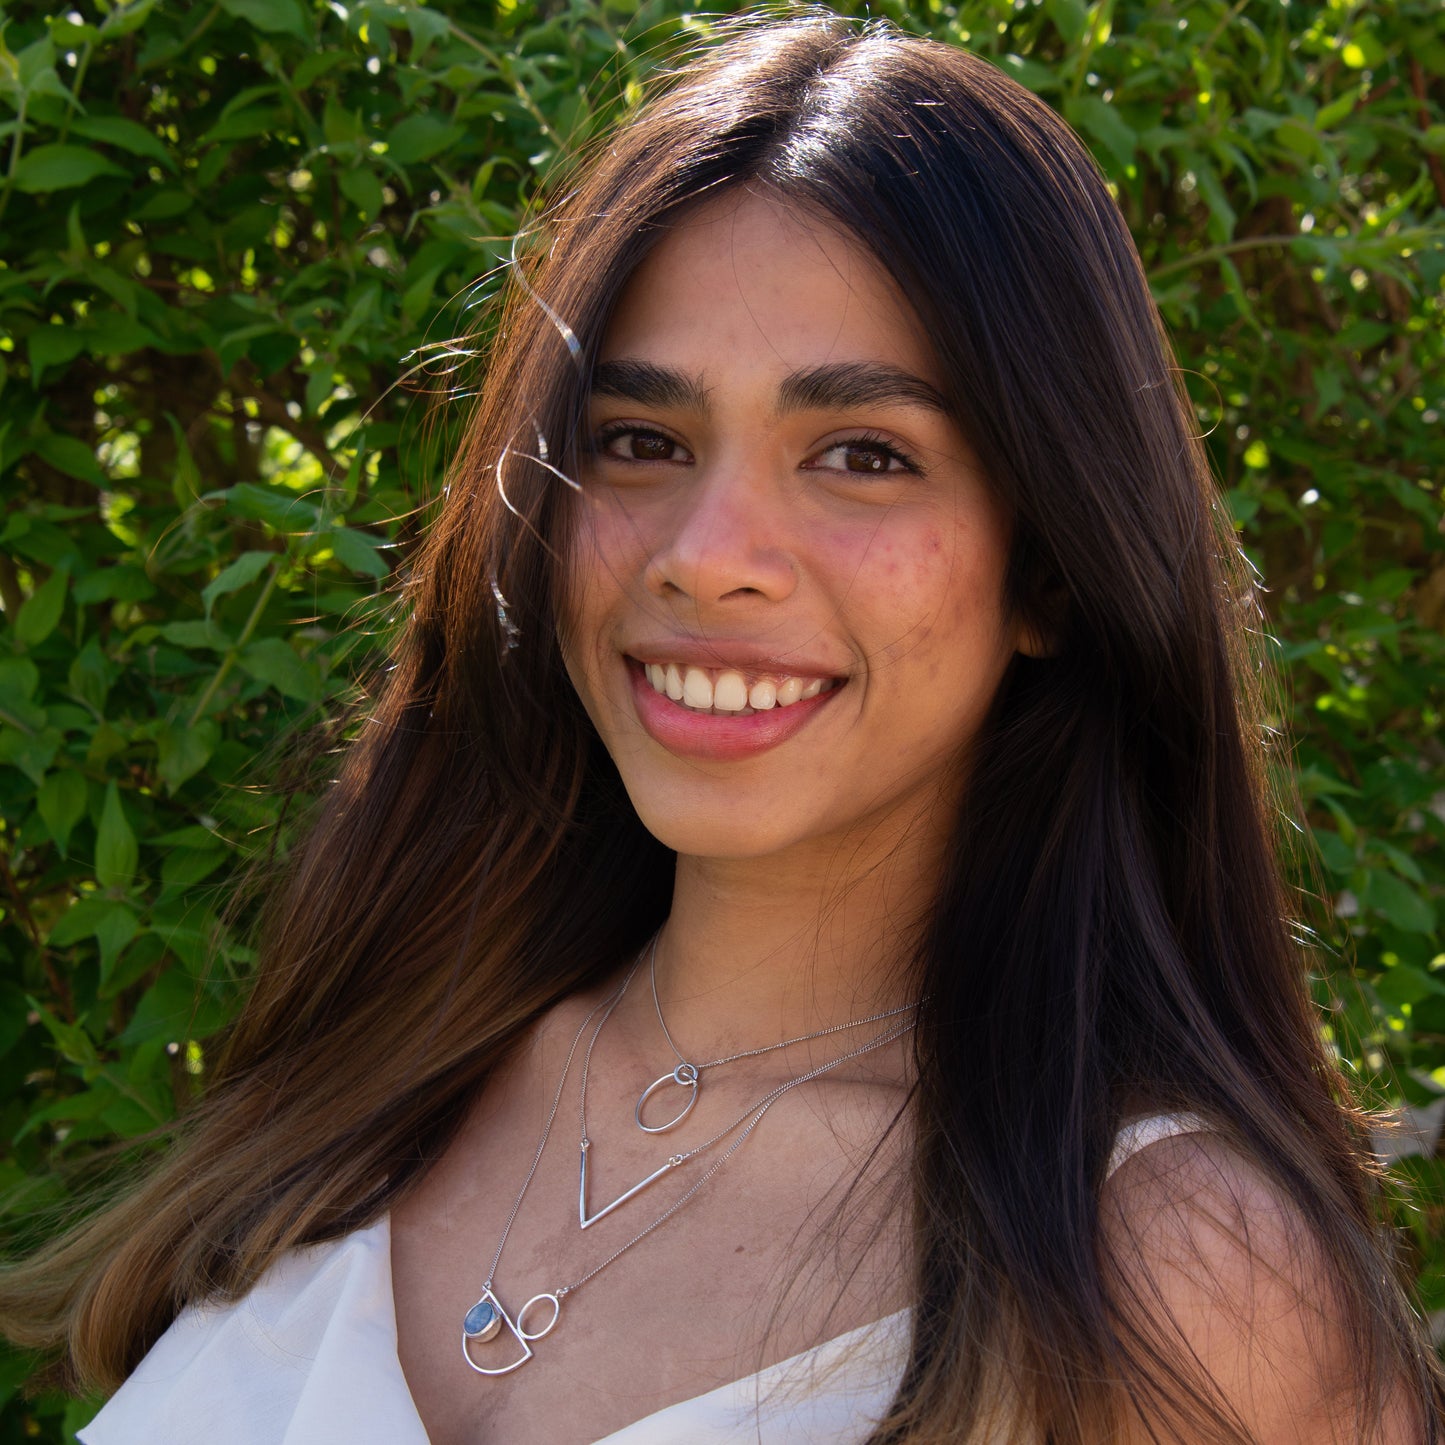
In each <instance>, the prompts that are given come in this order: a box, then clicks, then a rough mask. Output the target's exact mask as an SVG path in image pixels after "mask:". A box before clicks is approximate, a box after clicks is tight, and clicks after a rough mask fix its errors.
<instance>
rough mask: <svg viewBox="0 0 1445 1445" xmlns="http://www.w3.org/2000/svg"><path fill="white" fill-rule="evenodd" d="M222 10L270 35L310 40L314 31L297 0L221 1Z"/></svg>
mask: <svg viewBox="0 0 1445 1445" xmlns="http://www.w3.org/2000/svg"><path fill="white" fill-rule="evenodd" d="M221 9H222V10H224V11H225V12H226V13H227V14H228V15H234V16H235V17H236V18H237V19H238V20H245V21H249V22H250V24H252V25H254V26H255V27H256V29H257V30H264V31H265V32H266V33H267V34H270V35H279V34H282V33H285V32H289V33H290V34H292V35H296V36H299V37H300V38H301V39H302V40H310V39H311V36H312V30H311V26H310V24H309V23H308V22H307V19H306V16H305V14H304V12H303V11H302V9H301V7H300V6H299V5H298V4H297V3H296V0H221Z"/></svg>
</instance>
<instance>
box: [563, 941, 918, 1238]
mask: <svg viewBox="0 0 1445 1445" xmlns="http://www.w3.org/2000/svg"><path fill="white" fill-rule="evenodd" d="M647 967H648V975H649V977H650V979H651V982H652V1006H653V1008H654V1009H655V1010H656V1011H657V1022H658V1023H659V1024H660V1025H661V1026H662V1036H663V1038H665V1039H666V1040H667V1046H668V1048H670V1049H671V1050H672V1052H673V1055H674V1056H675V1057H676V1059H677V1067H676V1068H675V1069H673V1070H671V1071H670V1072H669V1073H666V1074H664V1075H663V1076H662V1077H661V1078H660V1079H654V1080H653V1081H652V1083H650V1084H649V1085H648V1086H647V1087H646V1088H645V1089H644V1090H643V1091H642V1093H641V1095H640V1096H639V1097H638V1100H637V1107H636V1108H635V1109H634V1110H633V1118H634V1119H635V1120H636V1121H637V1127H638V1128H639V1129H641V1130H642V1132H643V1133H644V1134H666V1133H667V1132H668V1130H669V1129H676V1128H677V1126H678V1125H679V1124H681V1123H682V1121H683V1120H684V1119H686V1118H687V1116H688V1115H689V1114H690V1113H692V1110H693V1105H695V1104H696V1103H697V1096H698V1093H699V1091H700V1090H701V1088H702V1074H703V1071H704V1070H705V1069H717V1068H721V1067H722V1065H724V1064H732V1063H736V1062H737V1061H738V1060H739V1059H755V1058H757V1057H758V1056H759V1055H760V1054H771V1053H773V1052H775V1051H776V1050H778V1049H786V1048H791V1047H792V1045H794V1044H806V1043H811V1042H812V1041H813V1040H814V1039H825V1038H827V1037H828V1035H829V1034H841V1033H844V1032H846V1031H847V1030H849V1029H861V1028H866V1027H867V1026H868V1025H869V1024H881V1023H885V1022H886V1021H887V1020H888V1019H893V1018H897V1017H898V1015H899V1014H905V1013H907V1012H908V1011H909V1010H910V1009H912V1008H913V1007H914V1005H913V1004H911V1003H905V1004H900V1005H899V1006H898V1007H897V1008H891V1009H887V1010H885V1011H884V1012H883V1013H877V1014H870V1015H869V1016H868V1017H867V1018H866V1019H849V1020H847V1022H846V1023H841V1024H833V1025H831V1026H830V1027H828V1028H826V1029H819V1030H818V1031H817V1032H816V1033H811V1034H799V1035H798V1036H797V1037H796V1038H791V1039H781V1040H779V1041H778V1042H777V1043H775V1044H764V1045H763V1046H762V1047H761V1048H757V1049H740V1050H739V1051H738V1052H737V1053H735V1054H727V1055H725V1056H724V1057H722V1058H720V1059H709V1060H708V1061H707V1062H706V1063H705V1064H694V1063H690V1062H689V1061H688V1060H687V1059H685V1058H684V1057H683V1055H682V1050H681V1049H679V1048H678V1046H677V1045H676V1044H675V1043H673V1041H672V1034H671V1033H670V1032H669V1031H668V1027H667V1020H666V1019H665V1018H663V1016H662V1003H661V1001H660V1000H659V999H658V997H657V935H655V934H654V935H653V939H652V949H651V954H650V958H649V961H648V966H647ZM628 982H631V978H630V977H629V979H628ZM584 1078H585V1073H584ZM669 1084H677V1085H679V1086H681V1087H682V1088H684V1089H686V1090H687V1102H686V1103H685V1104H684V1105H683V1106H682V1109H681V1110H680V1111H679V1112H678V1113H677V1114H675V1115H674V1116H673V1117H672V1118H671V1119H669V1120H668V1121H667V1122H666V1123H665V1124H644V1123H643V1122H642V1111H643V1109H644V1107H646V1104H647V1101H648V1100H649V1099H650V1098H651V1097H652V1096H653V1095H654V1094H655V1093H656V1092H657V1091H658V1090H659V1089H665V1088H666V1087H667V1086H668V1085H669ZM582 1132H583V1133H584V1134H585V1133H586V1132H587V1129H586V1124H585V1121H584V1124H583V1130H582ZM694 1152H696V1151H694ZM664 1167H666V1166H664ZM655 1177H656V1176H654V1178H655ZM651 1182H652V1181H651V1180H649V1179H644V1180H643V1181H642V1184H639V1185H638V1186H637V1188H638V1189H641V1188H642V1187H643V1186H644V1185H646V1184H649V1183H651ZM634 1192H636V1191H634ZM626 1197H628V1196H626V1195H624V1196H623V1198H626ZM621 1202H622V1200H620V1199H619V1200H617V1201H615V1203H614V1204H611V1205H609V1206H608V1209H612V1208H615V1207H616V1205H617V1204H620V1203H621ZM602 1213H603V1214H605V1213H607V1210H603V1211H602ZM593 1218H594V1219H601V1218H602V1215H601V1214H596V1215H593ZM583 1227H584V1228H586V1225H585V1224H584V1226H583Z"/></svg>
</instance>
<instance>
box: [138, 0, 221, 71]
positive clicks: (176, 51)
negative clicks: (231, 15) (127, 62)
mask: <svg viewBox="0 0 1445 1445" xmlns="http://www.w3.org/2000/svg"><path fill="white" fill-rule="evenodd" d="M220 13H221V0H216V3H215V4H214V5H212V6H211V8H210V9H209V10H208V11H207V12H206V15H205V18H204V19H203V20H202V21H201V23H200V24H199V25H197V26H196V28H195V29H194V30H192V31H191V33H190V34H189V35H187V36H186V38H185V39H184V40H182V41H181V43H180V44H179V45H177V46H175V47H174V48H173V49H171V50H168V51H166V53H165V54H164V55H157V56H156V57H155V58H154V59H153V60H148V61H147V62H146V63H145V64H144V65H141V66H138V67H137V68H136V74H137V75H144V74H145V73H146V71H148V70H154V69H155V68H156V66H158V65H165V64H167V63H169V62H170V61H172V60H174V59H175V58H176V57H177V56H178V55H182V54H184V53H185V52H186V51H187V50H189V49H190V47H191V46H192V45H194V44H195V43H196V41H197V40H199V39H200V38H201V36H202V35H203V34H204V33H205V32H206V31H207V30H209V29H210V28H211V25H212V23H213V22H214V21H215V18H216V16H217V15H219V14H220Z"/></svg>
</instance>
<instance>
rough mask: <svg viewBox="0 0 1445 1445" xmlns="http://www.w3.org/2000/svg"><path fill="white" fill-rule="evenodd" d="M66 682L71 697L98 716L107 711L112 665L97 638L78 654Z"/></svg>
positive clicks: (92, 639)
mask: <svg viewBox="0 0 1445 1445" xmlns="http://www.w3.org/2000/svg"><path fill="white" fill-rule="evenodd" d="M66 682H67V683H68V684H69V687H70V695H71V696H72V697H74V698H78V699H79V700H80V701H81V702H83V703H84V704H85V705H86V706H87V707H88V708H89V709H90V710H91V711H92V712H93V713H95V714H96V715H97V716H99V715H100V714H101V713H103V712H104V711H105V695H106V693H107V692H109V691H110V664H109V663H108V662H107V661H106V657H105V654H104V653H103V652H102V651H101V650H100V643H99V642H97V641H96V640H95V638H93V637H92V638H91V639H90V641H89V642H87V643H86V644H85V646H84V647H82V648H81V649H80V651H79V652H78V653H76V655H75V657H74V659H73V660H72V662H71V664H70V671H69V673H68V674H67V676H66Z"/></svg>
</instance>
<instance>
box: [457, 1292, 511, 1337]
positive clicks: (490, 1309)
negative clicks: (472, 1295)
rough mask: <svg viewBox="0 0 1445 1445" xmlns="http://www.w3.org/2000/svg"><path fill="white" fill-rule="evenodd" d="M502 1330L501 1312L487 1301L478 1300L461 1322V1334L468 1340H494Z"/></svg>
mask: <svg viewBox="0 0 1445 1445" xmlns="http://www.w3.org/2000/svg"><path fill="white" fill-rule="evenodd" d="M501 1330H502V1312H501V1310H499V1309H498V1308H497V1307H496V1305H494V1304H493V1303H492V1302H491V1300H489V1299H479V1300H478V1301H477V1302H476V1304H474V1305H473V1306H472V1307H471V1309H469V1310H468V1311H467V1317H466V1319H464V1320H463V1321H462V1333H463V1334H464V1335H465V1336H466V1337H467V1338H468V1339H469V1340H479V1341H483V1342H485V1341H486V1340H494V1339H496V1337H497V1336H498V1335H499V1334H500V1333H501Z"/></svg>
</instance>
